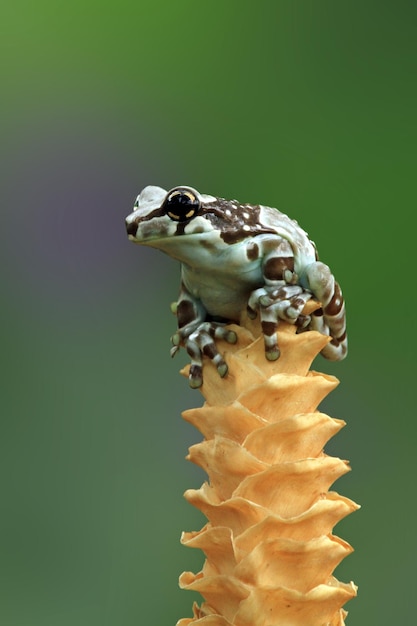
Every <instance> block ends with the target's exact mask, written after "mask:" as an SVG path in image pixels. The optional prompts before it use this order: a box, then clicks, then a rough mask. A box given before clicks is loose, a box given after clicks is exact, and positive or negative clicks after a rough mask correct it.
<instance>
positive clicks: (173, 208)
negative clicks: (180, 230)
mask: <svg viewBox="0 0 417 626" xmlns="http://www.w3.org/2000/svg"><path fill="white" fill-rule="evenodd" d="M199 208H200V201H199V199H198V198H197V197H196V195H195V193H193V192H192V191H191V190H190V189H185V188H182V187H178V188H177V189H172V191H170V192H169V193H168V195H167V197H166V198H165V201H164V204H163V209H164V211H165V214H166V215H168V217H170V218H171V219H172V220H174V221H175V222H187V221H188V220H190V219H192V218H193V217H194V216H195V215H196V214H197V212H198V210H199Z"/></svg>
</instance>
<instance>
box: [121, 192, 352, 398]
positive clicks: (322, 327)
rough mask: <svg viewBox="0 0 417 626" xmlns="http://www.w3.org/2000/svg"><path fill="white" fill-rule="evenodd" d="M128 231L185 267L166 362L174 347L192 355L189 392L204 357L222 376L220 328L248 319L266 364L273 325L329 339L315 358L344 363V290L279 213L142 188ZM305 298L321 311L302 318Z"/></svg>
mask: <svg viewBox="0 0 417 626" xmlns="http://www.w3.org/2000/svg"><path fill="white" fill-rule="evenodd" d="M126 227H127V232H128V235H129V239H130V240H131V241H133V242H135V243H139V244H142V245H147V246H151V247H154V248H159V249H160V250H162V251H163V252H165V253H167V254H168V255H169V256H171V257H172V258H174V259H177V260H178V261H180V263H181V290H180V296H179V299H178V302H177V305H176V310H175V312H176V315H177V318H178V330H177V332H176V334H175V335H174V336H173V337H172V342H173V344H174V348H173V349H172V353H173V354H175V352H176V351H177V350H178V348H179V346H184V347H185V348H186V350H187V352H188V353H189V355H190V357H191V370H190V384H191V386H193V387H199V386H200V385H201V384H202V362H203V356H207V357H209V358H210V359H211V360H212V361H213V362H214V364H215V365H216V367H217V369H218V372H219V374H220V375H221V376H225V375H226V373H227V366H226V364H225V362H224V360H223V358H222V357H221V355H220V354H219V352H218V350H217V348H216V344H215V339H216V338H223V339H226V340H227V341H229V342H230V343H233V342H234V341H236V335H235V333H233V332H232V331H230V330H228V329H227V328H226V324H227V323H230V322H239V320H240V318H241V314H242V311H244V310H245V309H246V310H247V312H248V314H249V316H251V317H255V316H256V315H257V314H258V313H259V315H260V320H261V325H262V330H263V334H264V339H265V355H266V358H267V359H269V360H276V359H277V358H279V354H280V352H279V347H278V344H277V337H276V330H277V327H278V322H279V320H284V321H287V322H290V323H292V324H295V325H296V326H297V327H298V331H299V332H302V331H306V330H311V329H313V330H318V331H319V332H321V333H323V334H325V335H329V336H330V337H331V341H330V342H329V343H328V344H327V345H326V346H325V347H324V348H323V350H322V351H321V353H322V354H323V356H325V357H326V358H328V359H331V360H341V359H343V358H344V357H345V356H346V353H347V337H346V319H345V305H344V300H343V296H342V292H341V289H340V286H339V284H338V283H337V282H336V280H335V278H334V276H333V274H332V272H331V271H330V269H329V267H328V266H327V265H325V264H324V263H322V262H320V261H319V260H318V255H317V250H316V246H315V244H314V243H313V242H312V241H311V240H310V239H309V237H308V235H307V233H306V232H305V231H304V230H303V229H302V228H301V227H300V226H299V225H298V224H297V222H296V221H294V220H292V219H290V218H289V217H288V216H287V215H285V214H284V213H281V212H280V211H279V210H278V209H274V208H271V207H267V206H262V205H251V204H241V203H239V202H238V201H237V200H225V199H223V198H217V197H214V196H210V195H206V194H200V193H199V192H198V191H197V190H195V189H193V188H192V187H186V186H182V187H175V188H174V189H171V190H170V191H166V190H165V189H162V188H161V187H154V186H148V187H145V189H143V191H142V192H141V193H140V194H139V196H138V197H137V199H136V202H135V205H134V209H133V212H132V213H131V214H130V215H129V216H128V217H127V218H126ZM310 298H315V299H317V300H318V301H319V302H320V303H321V305H322V306H321V308H320V309H318V310H317V311H315V312H314V313H313V314H312V315H311V316H305V315H303V313H302V311H303V308H304V306H305V303H306V302H307V301H308V300H309V299H310Z"/></svg>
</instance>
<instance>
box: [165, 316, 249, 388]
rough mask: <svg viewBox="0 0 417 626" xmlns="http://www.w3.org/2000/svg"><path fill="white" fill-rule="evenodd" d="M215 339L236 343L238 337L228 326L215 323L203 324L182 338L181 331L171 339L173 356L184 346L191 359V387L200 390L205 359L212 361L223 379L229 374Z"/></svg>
mask: <svg viewBox="0 0 417 626" xmlns="http://www.w3.org/2000/svg"><path fill="white" fill-rule="evenodd" d="M215 339H224V340H225V341H227V342H228V343H236V341H237V336H236V333H235V332H233V331H232V330H229V329H228V328H227V327H226V326H224V325H221V324H216V323H215V322H203V323H202V324H200V325H199V326H198V327H197V328H196V329H195V330H194V331H192V332H191V333H190V334H188V335H186V336H182V332H181V329H180V330H178V331H177V332H176V334H175V335H174V336H173V337H172V338H171V341H172V343H173V344H174V347H173V348H172V349H171V355H172V356H174V355H175V354H176V352H177V351H178V349H179V347H180V345H182V346H184V348H185V349H186V350H187V352H188V354H189V355H190V358H191V367H190V373H189V376H188V380H189V383H190V387H192V388H193V389H198V387H201V385H202V384H203V357H204V356H206V357H208V358H209V359H210V361H211V362H212V363H213V365H214V366H215V367H216V369H217V371H218V373H219V375H220V376H221V377H222V378H223V377H224V376H226V374H227V369H228V368H227V365H226V362H225V361H224V359H223V357H222V356H221V354H220V352H219V351H218V350H217V347H216V343H215V341H214V340H215Z"/></svg>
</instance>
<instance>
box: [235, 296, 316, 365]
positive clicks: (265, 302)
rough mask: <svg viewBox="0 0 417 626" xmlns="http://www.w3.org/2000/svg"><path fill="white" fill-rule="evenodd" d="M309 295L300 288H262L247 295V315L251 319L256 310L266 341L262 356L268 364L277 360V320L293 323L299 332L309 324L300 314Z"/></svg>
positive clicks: (308, 320)
mask: <svg viewBox="0 0 417 626" xmlns="http://www.w3.org/2000/svg"><path fill="white" fill-rule="evenodd" d="M311 297H312V294H311V293H310V292H308V291H305V290H304V289H303V288H302V287H300V286H299V285H283V286H280V287H276V288H274V289H266V288H265V287H261V288H260V289H256V290H255V291H253V292H252V293H251V295H250V298H249V301H248V305H247V313H248V316H249V317H250V318H251V319H254V318H255V317H256V315H257V312H258V311H259V316H260V320H261V327H262V332H263V335H264V341H265V356H266V358H267V359H268V360H269V361H276V360H277V359H278V358H279V355H280V350H279V346H278V340H277V334H276V331H277V329H278V323H279V320H283V321H285V322H288V323H289V324H295V325H296V326H297V327H298V328H299V329H300V330H301V329H303V328H306V327H307V326H308V324H310V321H311V317H310V316H309V315H303V313H302V311H303V309H304V306H305V304H306V302H308V300H310V298H311Z"/></svg>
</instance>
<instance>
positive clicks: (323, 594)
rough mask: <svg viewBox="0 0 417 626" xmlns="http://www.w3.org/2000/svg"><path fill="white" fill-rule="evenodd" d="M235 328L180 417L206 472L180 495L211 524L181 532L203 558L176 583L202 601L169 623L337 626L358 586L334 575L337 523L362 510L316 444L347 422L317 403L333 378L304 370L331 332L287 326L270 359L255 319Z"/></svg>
mask: <svg viewBox="0 0 417 626" xmlns="http://www.w3.org/2000/svg"><path fill="white" fill-rule="evenodd" d="M232 328H233V330H235V331H236V332H237V334H238V342H237V344H236V345H233V346H231V345H229V344H226V343H221V344H220V348H221V351H222V354H224V356H225V360H226V362H227V364H228V366H229V373H228V375H227V377H226V378H225V379H220V378H219V377H218V374H217V372H216V370H215V368H214V367H213V366H212V365H211V364H210V363H207V364H206V365H205V368H204V384H203V386H202V388H201V391H202V393H203V396H204V398H205V404H204V406H203V407H201V408H197V409H190V410H188V411H185V412H184V413H183V417H184V419H186V420H187V421H188V422H190V423H192V424H193V425H194V426H195V427H196V428H198V429H199V431H200V432H201V433H202V435H203V436H204V440H203V441H202V442H201V443H198V444H196V445H194V446H192V447H191V448H190V451H189V456H188V458H189V460H190V461H192V462H193V463H196V464H197V465H199V466H200V467H202V468H203V469H204V470H205V471H206V473H207V475H208V481H207V482H205V483H204V484H203V485H202V487H201V488H200V489H197V490H195V489H190V490H188V491H187V492H186V493H185V497H186V499H187V500H188V502H190V503H191V504H192V505H194V506H195V507H197V508H198V509H200V510H201V511H202V512H203V513H204V515H205V516H206V517H207V519H208V522H207V524H206V525H205V526H204V528H202V529H201V530H200V531H196V532H186V533H183V536H182V542H183V544H184V545H186V546H189V547H192V548H199V549H201V550H202V551H203V552H204V554H205V557H206V560H205V563H204V566H203V569H202V571H201V572H198V573H196V574H194V573H191V572H184V573H183V574H182V575H181V577H180V586H181V587H182V588H184V589H190V590H194V591H198V592H199V593H200V594H201V595H202V596H203V598H204V601H203V602H202V604H201V606H198V605H197V604H195V605H194V607H193V617H190V618H185V619H181V620H179V622H178V623H177V626H188V625H189V624H193V625H194V624H195V626H307V625H308V626H343V624H344V618H345V616H346V612H345V611H344V609H343V608H342V607H343V605H344V604H345V603H346V602H347V601H348V600H350V599H351V598H352V597H354V596H355V595H356V587H355V585H354V584H353V583H342V582H339V581H338V580H337V579H336V578H335V577H334V576H333V571H334V569H335V567H336V566H337V565H338V563H340V561H341V560H342V559H343V558H344V557H345V556H347V555H348V554H350V553H351V552H352V548H351V546H350V545H349V544H348V543H346V542H345V541H343V540H342V539H340V538H339V537H337V536H335V535H334V534H333V527H334V526H335V524H337V522H338V521H340V520H341V519H342V518H343V517H345V516H346V515H348V514H349V513H351V512H353V511H354V510H356V509H357V508H358V505H356V504H355V503H354V502H352V501H351V500H349V499H348V498H345V497H343V496H341V495H339V494H338V493H336V492H335V491H330V488H331V486H332V485H333V483H334V482H335V481H336V480H337V478H339V477H340V476H342V475H343V474H344V473H346V472H347V471H349V466H348V463H347V461H344V460H341V459H339V458H335V457H331V456H328V455H326V454H325V452H324V451H323V447H324V445H325V444H326V443H327V441H328V440H329V439H330V438H331V437H332V436H333V435H335V434H336V433H337V432H338V431H339V430H340V428H342V427H343V426H344V422H343V421H341V420H338V419H333V418H331V417H329V416H327V415H325V414H324V413H322V412H320V411H319V410H318V406H319V404H320V402H321V401H322V400H323V398H324V397H325V396H326V395H327V394H328V393H329V392H330V391H331V390H332V389H334V388H335V387H336V385H337V384H338V381H337V379H335V378H334V377H332V376H327V375H325V374H319V373H317V372H314V371H311V370H310V366H311V363H312V361H313V359H314V358H315V356H316V355H317V354H318V353H319V352H320V350H321V349H322V348H323V346H324V345H326V343H327V341H328V338H327V337H324V336H322V335H320V334H319V333H316V332H314V331H308V332H305V333H301V334H296V332H295V328H294V327H293V326H290V325H288V324H285V323H283V324H281V325H280V328H279V333H278V339H279V345H280V349H281V356H280V358H279V359H278V360H277V361H274V362H269V361H267V360H266V359H265V355H264V346H263V340H262V338H261V337H257V338H256V334H257V331H256V326H254V327H253V328H251V331H252V332H251V331H250V330H248V328H243V327H238V326H232ZM252 333H253V334H252ZM183 373H184V374H186V373H187V369H186V370H185V371H184V372H183Z"/></svg>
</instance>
